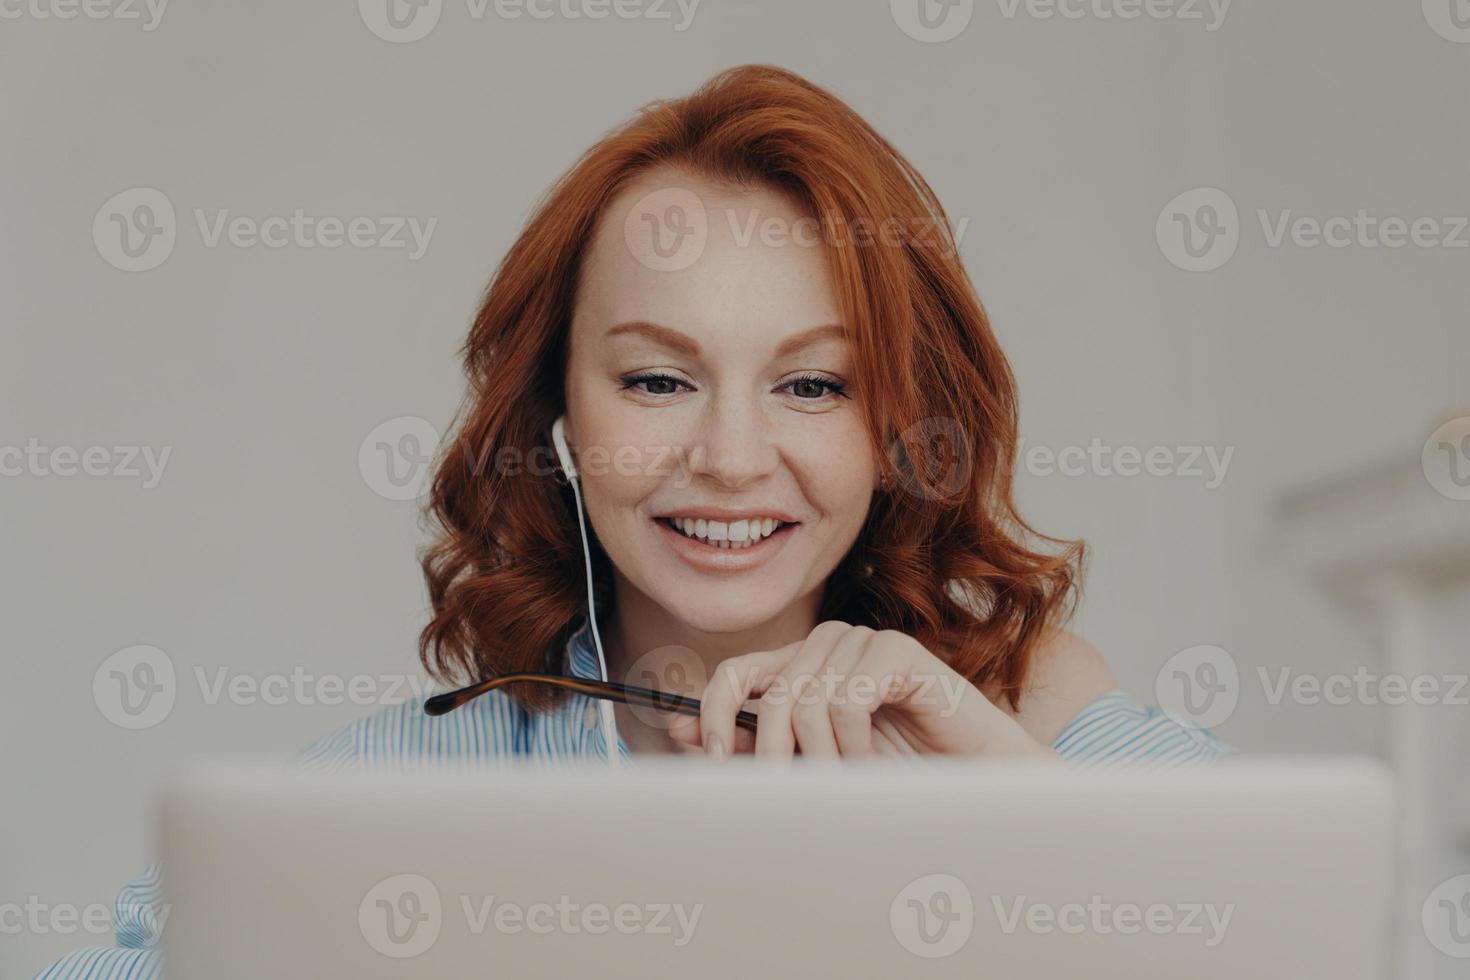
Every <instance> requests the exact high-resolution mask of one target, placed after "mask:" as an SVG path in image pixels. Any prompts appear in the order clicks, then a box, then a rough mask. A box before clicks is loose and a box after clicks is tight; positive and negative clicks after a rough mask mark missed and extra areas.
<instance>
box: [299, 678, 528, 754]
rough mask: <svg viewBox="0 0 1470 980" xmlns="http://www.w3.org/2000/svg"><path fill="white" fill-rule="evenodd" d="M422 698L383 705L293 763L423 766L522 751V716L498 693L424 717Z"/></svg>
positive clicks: (320, 741) (314, 745) (305, 751)
mask: <svg viewBox="0 0 1470 980" xmlns="http://www.w3.org/2000/svg"><path fill="white" fill-rule="evenodd" d="M424 701H425V697H423V696H420V697H414V698H410V699H409V700H406V701H403V702H400V703H397V704H391V705H387V706H385V707H382V708H379V709H378V710H377V711H375V712H373V713H372V714H370V715H367V716H365V717H363V718H359V719H357V720H356V721H354V722H351V723H349V724H347V725H344V726H343V727H341V728H339V729H337V730H336V731H334V732H330V733H328V734H327V735H324V736H322V737H321V738H319V739H317V740H316V741H315V742H312V743H311V744H310V745H308V746H307V747H306V748H305V749H303V750H302V751H301V752H300V753H299V754H298V755H297V757H296V764H297V765H298V766H300V767H302V768H306V769H313V770H334V769H359V770H361V769H369V770H370V769H378V768H387V767H393V766H397V765H401V764H407V763H420V762H425V761H435V760H446V761H450V760H453V761H476V760H480V759H495V758H498V757H504V756H507V755H514V754H516V753H517V752H518V751H520V750H521V748H522V741H523V739H522V735H523V733H524V731H525V726H526V717H525V715H526V713H525V710H524V709H523V708H521V707H520V705H519V704H517V703H516V702H515V701H514V700H513V699H511V698H510V697H508V696H506V695H505V694H503V693H501V692H499V691H493V692H491V693H490V694H487V695H485V696H483V697H480V698H476V699H475V700H474V701H472V702H471V703H470V704H468V705H466V706H465V707H463V708H461V709H459V710H458V711H452V712H450V713H449V714H447V715H440V716H437V717H435V716H432V715H428V714H425V712H424Z"/></svg>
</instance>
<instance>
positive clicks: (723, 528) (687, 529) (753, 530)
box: [664, 517, 788, 550]
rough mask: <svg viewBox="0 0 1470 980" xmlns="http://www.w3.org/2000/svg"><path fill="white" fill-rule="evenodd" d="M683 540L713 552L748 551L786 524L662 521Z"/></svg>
mask: <svg viewBox="0 0 1470 980" xmlns="http://www.w3.org/2000/svg"><path fill="white" fill-rule="evenodd" d="M664 519H665V520H667V521H668V522H669V523H670V524H672V525H673V526H674V527H675V528H676V529H677V530H679V531H681V532H682V533H683V534H684V535H685V536H686V537H690V538H693V539H694V540H696V541H702V542H704V543H705V544H708V545H713V546H715V547H717V548H732V549H735V550H739V549H741V548H749V547H752V546H753V545H756V544H758V543H760V541H761V540H762V539H763V538H768V537H770V536H771V535H772V534H774V533H775V532H776V531H777V530H778V529H780V528H783V527H785V526H786V525H787V523H788V522H786V521H780V520H777V519H776V518H774V517H757V518H754V519H748V520H738V521H711V520H705V519H704V518H703V517H668V518H664Z"/></svg>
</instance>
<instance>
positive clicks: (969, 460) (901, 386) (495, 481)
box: [419, 65, 1083, 710]
mask: <svg viewBox="0 0 1470 980" xmlns="http://www.w3.org/2000/svg"><path fill="white" fill-rule="evenodd" d="M655 167H675V168H679V169H681V170H683V171H686V172H691V173H693V174H696V175H700V176H703V177H706V178H709V179H711V180H716V181H722V182H727V183H730V184H733V185H736V186H740V187H753V186H767V187H771V188H773V189H778V190H781V191H785V192H787V193H789V194H791V195H794V197H795V198H796V199H797V200H798V201H800V202H801V203H802V204H803V205H804V206H805V207H806V208H807V209H809V211H810V213H811V214H812V215H814V216H816V217H817V218H818V219H819V220H820V222H821V223H822V225H823V226H824V227H825V228H826V229H827V230H828V232H829V235H828V237H827V244H828V254H829V255H830V262H831V268H832V272H833V281H834V283H835V284H836V290H837V293H838V295H837V302H838V304H839V309H840V310H841V312H842V316H843V322H844V324H845V326H846V329H847V331H848V341H849V345H850V350H851V354H852V363H853V368H854V372H853V373H854V379H855V381H856V389H857V391H858V392H860V393H861V397H860V402H861V403H862V406H863V409H864V412H865V417H866V424H867V426H868V429H869V434H870V436H871V438H872V442H873V445H874V447H880V448H878V449H876V451H877V452H878V454H879V456H880V463H879V465H880V466H881V467H882V469H883V472H884V473H885V478H886V479H887V480H888V481H889V488H888V489H886V490H881V491H879V492H878V493H876V494H875V495H874V498H873V504H872V507H871V508H870V511H869V514H868V518H867V521H866V523H865V525H864V527H863V529H862V531H861V533H860V535H859V537H858V539H857V541H856V542H855V544H854V545H853V547H852V548H851V550H850V551H849V553H848V554H847V555H846V556H845V557H844V558H843V560H842V561H841V562H840V563H839V565H838V567H837V568H836V569H834V571H833V573H832V575H831V576H830V577H829V578H828V581H827V584H826V588H825V590H824V597H823V600H822V604H821V607H820V614H819V615H820V619H822V620H826V619H839V620H843V621H845V622H849V623H853V624H862V625H867V626H871V627H872V628H874V629H894V630H900V631H902V632H904V633H907V634H909V635H911V636H913V637H914V638H915V639H917V640H919V641H920V642H921V643H923V644H924V645H925V646H926V647H927V648H928V649H929V650H931V651H932V652H934V653H935V654H936V655H938V656H940V657H941V658H943V659H944V660H945V661H946V662H947V663H949V664H950V665H951V666H952V667H953V668H954V669H955V670H956V671H958V672H959V673H960V674H962V675H963V676H965V677H967V678H968V679H970V680H971V681H972V682H973V683H975V684H976V685H978V686H981V687H983V688H986V689H987V690H991V691H997V692H1000V693H1001V694H1003V695H1004V696H1005V697H1006V698H1007V699H1008V700H1009V701H1010V703H1011V704H1012V705H1013V706H1015V707H1019V705H1020V694H1021V691H1022V689H1023V686H1024V682H1025V679H1026V676H1027V670H1028V668H1029V666H1030V664H1031V661H1032V659H1033V656H1034V653H1035V651H1036V649H1037V647H1038V645H1039V644H1040V643H1041V642H1043V640H1044V638H1045V636H1046V634H1047V631H1048V630H1049V629H1050V628H1052V627H1055V626H1058V625H1060V623H1061V622H1062V621H1064V620H1065V619H1066V618H1067V617H1068V616H1069V615H1070V614H1071V612H1072V610H1073V608H1074V606H1075V600H1076V595H1077V589H1078V586H1079V583H1080V576H1081V566H1082V556H1083V545H1082V543H1081V542H1066V541H1061V540H1059V539H1055V538H1049V537H1043V536H1041V535H1038V534H1037V533H1036V532H1035V531H1033V530H1032V529H1031V528H1030V527H1028V526H1027V525H1026V524H1025V522H1024V521H1023V520H1022V519H1021V517H1020V516H1019V514H1018V513H1017V511H1016V507H1015V503H1014V501H1013V498H1012V491H1011V484H1012V477H1013V467H1014V460H1015V456H1016V451H1017V431H1016V430H1017V399H1016V386H1015V380H1014V378H1013V376H1012V374H1011V371H1010V366H1009V364H1008V363H1007V362H1006V358H1005V356H1004V354H1002V352H1001V349H1000V346H999V344H998V343H997V342H996V338H995V335H994V334H993V333H992V331H991V329H990V324H989V322H988V320H987V319H986V316H985V312H984V310H983V309H982V307H981V305H980V301H979V298H978V297H977V296H976V294H975V291H974V289H973V287H972V286H971V284H970V281H969V278H968V277H967V276H966V274H965V271H964V268H963V266H962V264H961V262H960V259H959V255H958V252H957V250H956V247H955V243H954V240H953V236H952V234H951V233H950V226H949V222H948V218H947V216H946V215H945V212H944V209H943V208H942V207H941V206H940V204H939V201H938V199H937V198H936V197H935V195H934V192H933V191H932V190H931V189H930V187H929V185H928V184H927V183H926V182H925V181H924V179H923V178H922V177H921V176H920V175H919V173H918V172H917V171H916V170H915V169H914V168H913V166H912V165H911V164H909V162H908V161H907V160H905V159H904V158H903V157H902V156H901V155H900V154H899V153H898V151H897V150H895V149H894V148H893V147H892V146H891V145H890V144H889V143H888V142H887V141H886V140H884V139H883V138H882V137H881V136H879V135H878V133H877V132H875V131H874V130H873V129H872V127H870V126H869V125H868V124H867V123H866V122H864V121H863V119H862V118H861V117H859V116H858V114H857V113H856V112H854V111H853V110H852V109H851V108H850V107H849V106H848V105H846V104H845V103H844V102H842V101H841V100H840V99H838V98H837V97H836V96H834V95H832V94H831V93H829V92H827V91H826V90H824V89H822V88H819V87H818V86H816V85H813V84H812V83H810V82H808V81H806V80H805V79H803V78H801V77H800V76H798V75H796V74H794V73H792V72H789V71H786V70H784V69H781V68H776V67H771V66H763V65H748V66H743V67H738V68H731V69H728V70H726V71H724V72H721V73H720V74H718V75H716V76H715V77H714V78H712V79H710V80H709V81H708V82H706V83H705V84H704V85H703V86H701V87H700V88H699V89H698V90H697V91H696V92H694V93H693V94H692V95H689V96H688V97H686V98H681V99H673V100H665V101H659V102H654V103H652V104H650V105H648V106H645V107H644V108H643V109H642V110H641V111H640V112H639V113H638V115H637V116H635V117H634V118H633V119H632V120H631V121H629V122H628V123H626V124H625V125H624V126H622V127H621V128H619V129H617V130H615V131H613V132H612V133H610V134H609V135H608V136H607V137H605V138H604V139H602V140H601V141H600V142H598V143H597V144H596V145H595V146H593V147H592V148H591V149H590V150H588V151H587V152H586V153H585V154H583V156H582V157H581V159H580V160H578V161H577V163H576V164H575V165H574V166H573V167H572V168H571V170H570V171H568V172H567V173H566V174H565V175H564V176H562V177H561V178H560V179H559V180H558V181H557V182H556V184H555V185H553V186H552V188H551V190H550V191H549V192H548V193H547V194H546V196H545V197H544V198H543V199H542V201H541V202H540V203H539V205H538V207H537V208H536V210H535V212H534V214H533V215H532V217H531V219H530V221H529V223H528V224H527V225H526V227H525V229H524V231H523V232H522V233H521V235H520V237H519V238H518V239H517V240H516V242H515V244H514V245H512V246H511V248H510V251H509V252H508V253H507V255H506V256H505V259H504V260H503V261H502V263H501V265H500V267H499V269H498V270H497V271H496V273H495V276H494V278H493V279H492V281H491V283H490V286H489V288H488V290H487V291H486V294H485V298H484V302H483V304H482V305H481V307H480V309H479V312H478V314H477V315H476V317H475V320H474V325H473V327H472V328H471V330H470V333H469V337H468V339H467V340H466V342H465V344H464V347H463V350H462V356H463V360H464V367H465V372H466V375H467V377H468V390H467V393H466V396H465V400H464V403H463V405H462V406H461V407H460V410H459V412H458V413H457V416H456V418H455V422H454V426H453V435H452V437H451V438H449V439H446V441H445V444H444V447H443V449H442V450H441V454H440V457H439V460H438V461H437V464H436V470H435V475H434V480H433V485H432V488H431V495H430V498H429V501H428V505H427V512H428V516H429V518H430V521H431V522H432V523H433V525H434V530H435V533H436V539H435V540H434V542H433V543H432V545H431V546H430V547H429V548H428V549H427V550H426V551H425V552H424V554H423V556H422V565H423V571H424V575H425V578H426V579H427V582H428V591H429V598H430V602H431V606H432V611H433V617H432V618H431V619H430V621H429V623H428V624H427V625H426V626H425V627H424V630H423V632H422V634H421V636H420V639H419V653H420V657H421V659H422V660H423V663H424V665H425V667H426V668H427V669H428V670H429V672H430V673H431V674H433V675H434V676H435V677H437V678H439V679H441V680H445V681H451V682H461V681H463V680H466V679H478V678H480V677H486V676H493V675H495V674H499V673H504V672H509V671H544V670H552V671H557V670H559V669H560V667H561V665H560V663H559V662H558V660H559V656H560V652H561V650H562V649H563V648H564V646H565V644H566V642H567V640H568V638H569V637H570V635H571V633H572V632H573V631H574V630H575V629H577V628H578V627H579V626H580V625H581V624H582V622H583V621H585V609H586V605H585V600H586V596H585V579H584V571H583V568H582V556H581V548H580V537H579V533H578V530H577V523H576V521H577V516H576V511H575V507H574V504H573V500H572V495H571V490H570V488H569V487H566V486H564V485H562V484H561V483H558V482H554V481H553V480H552V479H551V478H550V473H551V470H552V467H551V466H550V465H543V466H541V467H539V468H538V467H536V466H534V465H532V466H529V467H526V466H520V465H506V461H507V460H510V461H524V460H532V461H534V460H538V459H539V460H543V461H546V462H547V463H548V464H549V463H550V461H552V460H554V458H555V457H554V456H553V455H552V454H551V449H550V427H551V423H552V421H554V420H555V419H556V417H557V416H558V415H560V414H561V413H562V412H563V411H564V404H565V402H564V398H563V390H562V379H563V372H564V369H565V364H566V353H567V332H568V329H569V326H570V323H571V319H572V304H573V302H574V297H575V293H576V287H577V278H578V270H579V267H580V263H581V260H582V257H583V255H584V253H585V251H586V250H587V248H588V243H589V242H590V240H591V239H592V236H593V231H594V229H595V227H596V225H597V222H598V220H599V218H600V217H601V215H602V213H603V211H604V209H605V208H606V206H607V204H608V202H609V200H610V199H612V198H613V196H614V195H615V194H617V193H618V191H619V190H620V189H621V188H622V187H623V186H624V185H625V184H626V183H627V182H628V180H629V179H630V178H632V177H633V176H635V175H637V174H640V173H643V172H646V171H648V170H650V169H651V168H655ZM864 228H866V229H868V233H867V234H866V235H863V234H862V229H864ZM885 229H887V231H884V230H885ZM916 229H918V230H922V231H923V233H922V234H912V233H911V232H913V231H914V230H916ZM834 231H835V232H837V234H835V235H834V234H830V233H831V232H834ZM895 231H897V233H890V232H895ZM528 379H529V380H528ZM940 442H943V443H946V444H947V445H946V448H947V450H948V451H949V452H950V453H951V454H952V456H953V457H954V458H951V459H949V460H947V461H946V460H941V459H939V457H938V454H937V449H936V444H937V443H940ZM538 469H539V472H538ZM593 537H594V539H595V535H594V536H593ZM1041 545H1046V546H1047V547H1045V548H1043V547H1040V546H1041ZM592 550H593V561H594V568H593V571H594V575H595V580H596V581H597V582H598V583H599V587H600V589H601V594H600V595H598V597H597V607H598V609H599V611H603V610H606V609H607V608H608V607H609V601H610V598H611V597H610V594H609V593H610V585H609V583H610V582H611V580H612V575H611V566H610V564H609V561H608V558H607V555H606V553H605V552H604V551H603V549H602V548H601V546H600V545H599V544H597V543H596V542H595V540H594V542H593V545H592ZM599 625H600V624H599ZM552 657H554V658H557V659H549V658H552ZM512 690H513V692H514V696H516V697H517V698H519V699H520V700H521V702H522V704H523V705H525V706H526V707H528V708H530V709H533V710H536V709H541V708H545V707H547V706H548V705H549V704H550V703H551V702H552V701H554V700H556V699H557V696H558V695H557V694H556V693H554V692H550V691H540V690H537V688H536V687H535V686H529V687H528V686H522V687H519V688H514V689H512Z"/></svg>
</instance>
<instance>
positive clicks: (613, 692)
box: [424, 674, 756, 732]
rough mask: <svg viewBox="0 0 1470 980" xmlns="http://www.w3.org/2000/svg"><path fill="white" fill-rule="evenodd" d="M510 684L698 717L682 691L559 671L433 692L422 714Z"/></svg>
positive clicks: (751, 717)
mask: <svg viewBox="0 0 1470 980" xmlns="http://www.w3.org/2000/svg"><path fill="white" fill-rule="evenodd" d="M512 684H545V685H547V686H549V687H555V688H559V689H561V690H564V691H573V692H575V693H577V694H584V695H586V696H587V697H589V698H597V699H598V700H601V701H619V702H621V703H623V704H628V705H633V706H635V707H641V708H658V709H659V710H661V711H671V712H673V713H674V714H677V715H693V716H695V717H698V715H699V709H700V704H699V701H698V700H697V699H695V698H686V697H684V696H683V695H682V694H669V693H667V692H665V691H655V690H653V689H651V688H647V687H632V686H630V685H627V684H617V683H614V682H612V681H594V680H587V679H586V678H582V677H565V676H562V675H560V674H502V675H500V676H499V677H492V678H490V680H488V681H480V682H479V683H478V684H471V685H469V686H468V687H462V688H460V689H459V690H457V691H447V692H445V693H444V694H436V695H434V696H433V697H431V698H429V699H428V700H427V701H425V702H424V714H426V715H445V714H448V713H449V712H451V711H453V710H454V709H455V708H460V707H463V706H464V705H466V704H469V703H470V702H471V701H473V700H474V699H475V698H477V697H479V696H480V695H482V694H489V693H490V692H491V691H495V690H499V689H500V688H502V687H509V686H510V685H512ZM755 722H756V716H755V713H754V712H751V711H741V712H739V713H737V714H736V715H735V724H736V725H737V726H738V727H740V728H744V729H745V730H746V731H751V732H753V731H755Z"/></svg>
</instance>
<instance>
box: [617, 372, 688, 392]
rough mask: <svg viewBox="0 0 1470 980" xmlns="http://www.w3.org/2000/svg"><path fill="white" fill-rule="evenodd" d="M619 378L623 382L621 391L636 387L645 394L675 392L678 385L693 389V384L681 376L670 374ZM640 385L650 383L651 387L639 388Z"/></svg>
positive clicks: (649, 374)
mask: <svg viewBox="0 0 1470 980" xmlns="http://www.w3.org/2000/svg"><path fill="white" fill-rule="evenodd" d="M621 380H622V384H623V388H622V390H623V391H627V390H629V389H631V388H638V390H639V391H641V392H642V393H643V394H645V395H673V394H677V393H678V390H679V385H683V386H684V387H686V388H688V389H689V390H690V391H693V390H694V386H693V385H691V384H690V383H689V382H687V381H685V380H684V379H683V378H676V377H674V376H673V375H672V374H658V373H648V374H634V375H630V376H628V377H626V378H623V379H621ZM640 385H651V386H653V387H652V388H639V386H640Z"/></svg>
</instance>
